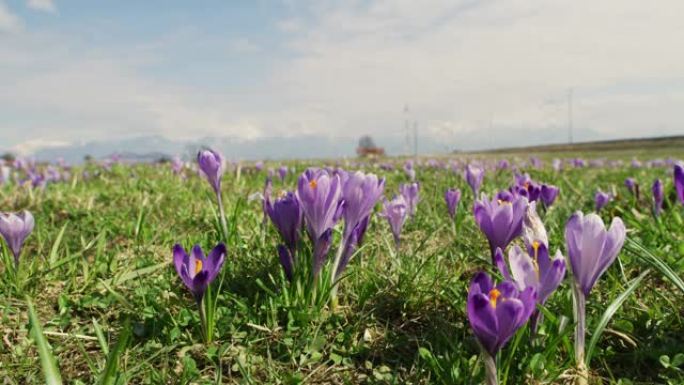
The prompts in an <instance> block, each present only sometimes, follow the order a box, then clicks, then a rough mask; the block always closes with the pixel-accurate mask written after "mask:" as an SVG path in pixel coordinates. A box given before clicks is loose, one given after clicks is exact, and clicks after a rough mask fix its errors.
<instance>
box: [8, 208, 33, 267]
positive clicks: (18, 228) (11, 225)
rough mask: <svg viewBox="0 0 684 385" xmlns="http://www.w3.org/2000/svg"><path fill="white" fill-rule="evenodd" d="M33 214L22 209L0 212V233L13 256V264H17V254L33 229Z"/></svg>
mask: <svg viewBox="0 0 684 385" xmlns="http://www.w3.org/2000/svg"><path fill="white" fill-rule="evenodd" d="M34 224H35V222H34V221H33V215H31V213H30V212H28V211H26V210H24V211H22V212H20V213H16V214H15V213H1V214H0V234H2V237H3V238H5V242H7V246H8V247H9V249H10V250H11V251H12V255H13V256H14V264H15V266H18V265H19V255H20V254H21V248H22V247H23V246H24V241H25V240H26V238H27V237H28V236H29V234H31V232H32V231H33V226H34Z"/></svg>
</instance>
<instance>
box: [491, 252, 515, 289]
mask: <svg viewBox="0 0 684 385" xmlns="http://www.w3.org/2000/svg"><path fill="white" fill-rule="evenodd" d="M494 265H495V266H496V267H497V268H498V269H499V272H500V273H501V275H503V277H504V279H506V280H509V281H510V280H511V279H512V278H511V275H510V274H509V273H508V268H507V267H506V262H505V261H504V257H503V251H501V248H500V247H497V248H496V251H495V252H494Z"/></svg>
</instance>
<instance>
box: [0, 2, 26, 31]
mask: <svg viewBox="0 0 684 385" xmlns="http://www.w3.org/2000/svg"><path fill="white" fill-rule="evenodd" d="M21 28H22V22H21V19H19V17H18V16H16V15H15V14H13V13H12V11H10V9H9V8H7V5H5V3H4V2H2V1H1V0H0V32H16V31H18V30H20V29H21Z"/></svg>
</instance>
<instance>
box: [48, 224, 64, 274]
mask: <svg viewBox="0 0 684 385" xmlns="http://www.w3.org/2000/svg"><path fill="white" fill-rule="evenodd" d="M68 224H69V223H68V222H67V223H65V224H64V226H62V229H61V230H59V234H57V238H56V239H55V242H54V243H53V244H52V249H50V256H49V257H48V261H50V266H52V265H54V264H55V262H57V252H58V251H59V245H61V244H62V237H64V231H65V230H66V228H67V225H68Z"/></svg>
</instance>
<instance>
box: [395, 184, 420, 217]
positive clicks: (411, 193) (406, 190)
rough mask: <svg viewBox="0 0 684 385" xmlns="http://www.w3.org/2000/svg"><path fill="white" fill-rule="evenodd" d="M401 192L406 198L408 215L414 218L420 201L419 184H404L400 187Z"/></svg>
mask: <svg viewBox="0 0 684 385" xmlns="http://www.w3.org/2000/svg"><path fill="white" fill-rule="evenodd" d="M399 192H400V193H401V195H403V196H404V201H405V202H406V209H407V210H408V214H409V215H410V216H411V217H413V216H414V215H416V208H417V207H418V201H419V200H420V185H419V184H418V182H414V183H407V184H402V185H400V186H399Z"/></svg>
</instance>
